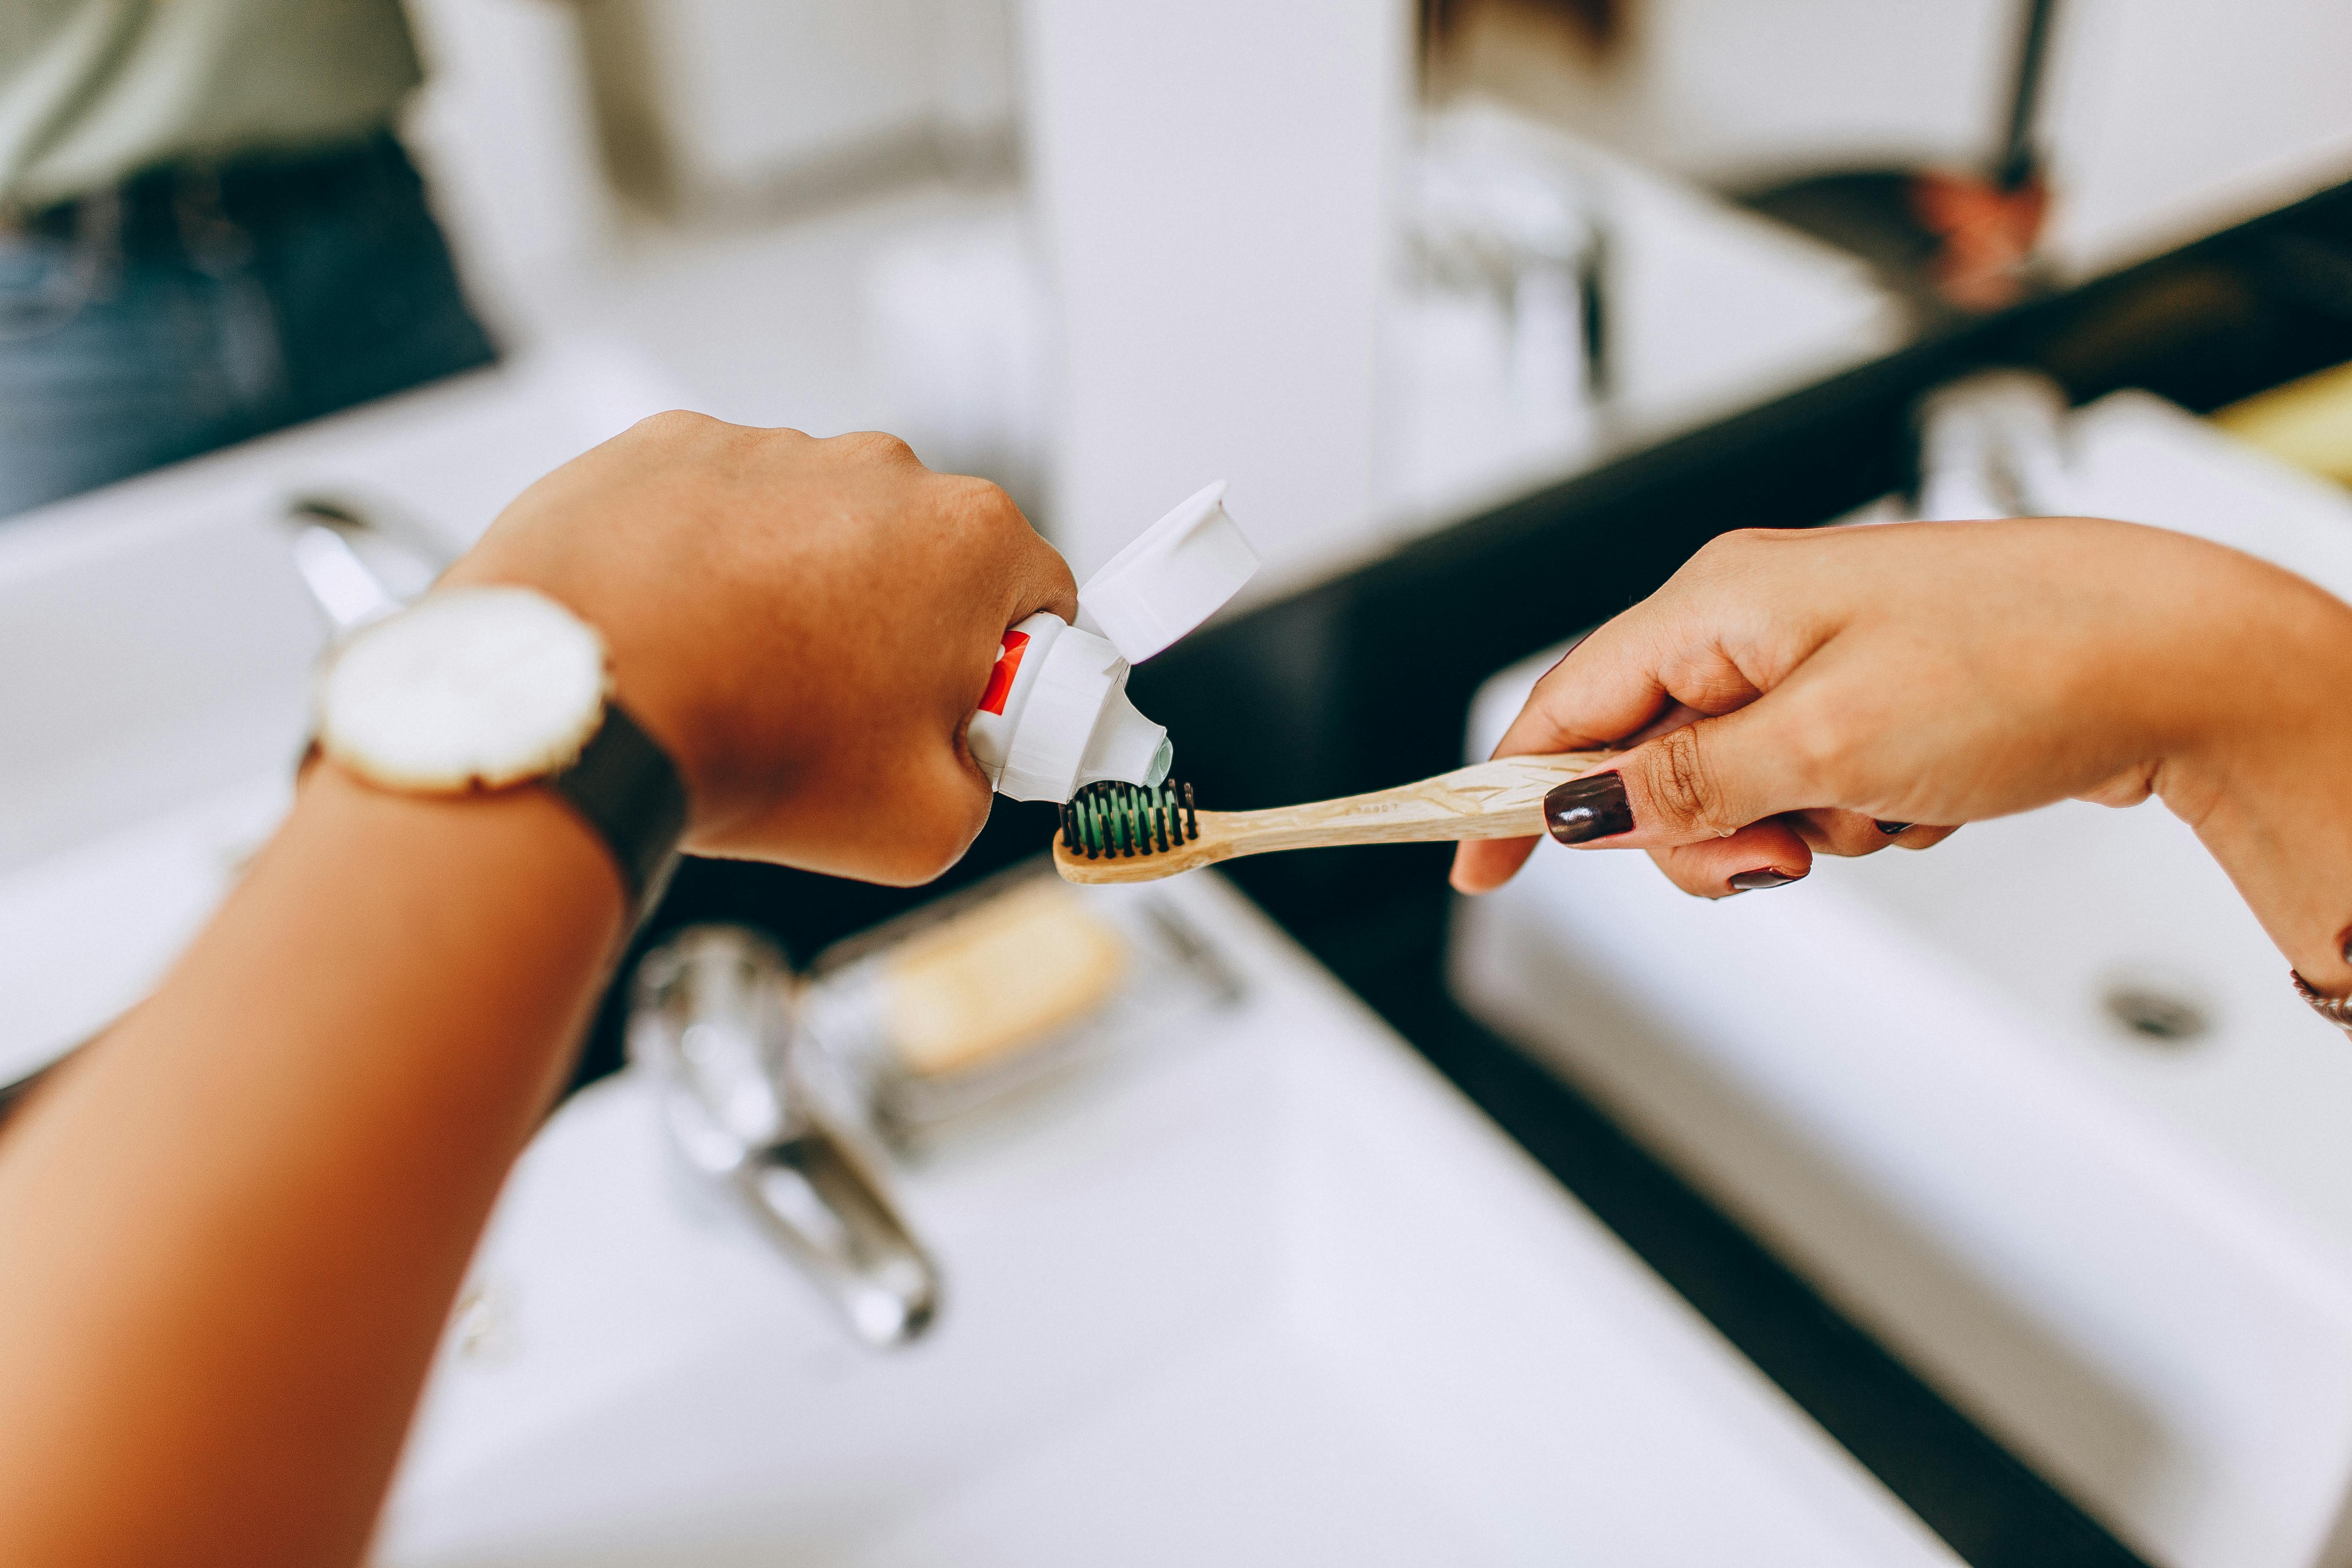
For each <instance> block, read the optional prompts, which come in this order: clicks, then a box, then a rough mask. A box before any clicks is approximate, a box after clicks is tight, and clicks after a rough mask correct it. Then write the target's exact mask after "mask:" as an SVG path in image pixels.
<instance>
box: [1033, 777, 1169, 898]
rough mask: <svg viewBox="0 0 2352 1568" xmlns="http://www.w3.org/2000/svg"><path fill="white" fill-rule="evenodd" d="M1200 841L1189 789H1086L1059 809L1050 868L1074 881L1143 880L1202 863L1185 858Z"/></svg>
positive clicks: (1105, 786) (1127, 786)
mask: <svg viewBox="0 0 2352 1568" xmlns="http://www.w3.org/2000/svg"><path fill="white" fill-rule="evenodd" d="M1200 837H1201V819H1200V815H1199V813H1198V812H1196V811H1195V810H1194V809H1193V805H1192V785H1191V784H1179V783H1176V782H1175V781H1173V780H1171V781H1169V782H1167V783H1165V784H1154V785H1150V786H1145V785H1139V784H1108V783H1105V784H1088V785H1087V786H1086V787H1085V788H1084V789H1082V790H1080V791H1078V793H1077V794H1076V795H1072V796H1071V797H1070V800H1069V803H1068V804H1067V805H1064V806H1063V807H1062V831H1061V835H1060V837H1057V838H1056V839H1055V841H1054V864H1055V868H1057V869H1059V870H1060V872H1061V873H1062V875H1063V876H1064V877H1065V878H1066V879H1068V880H1070V881H1073V882H1129V881H1143V880H1147V879H1151V878H1154V877H1165V876H1171V875H1173V874H1174V873H1175V872H1178V871H1182V870H1189V869H1190V868H1192V867H1193V866H1195V865H1199V864H1202V863H1204V860H1205V858H1204V857H1202V856H1201V855H1199V854H1197V853H1187V851H1188V850H1192V849H1194V848H1195V847H1197V846H1198V841H1199V839H1200ZM1145 862H1149V863H1148V864H1146V863H1145Z"/></svg>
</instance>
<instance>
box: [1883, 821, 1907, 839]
mask: <svg viewBox="0 0 2352 1568" xmlns="http://www.w3.org/2000/svg"><path fill="white" fill-rule="evenodd" d="M1878 831H1879V832H1881V833H1884V834H1885V835H1886V837H1889V838H1892V837H1895V835H1896V834H1898V833H1908V832H1910V831H1911V825H1910V824H1909V823H1907V822H1882V823H1880V824H1878Z"/></svg>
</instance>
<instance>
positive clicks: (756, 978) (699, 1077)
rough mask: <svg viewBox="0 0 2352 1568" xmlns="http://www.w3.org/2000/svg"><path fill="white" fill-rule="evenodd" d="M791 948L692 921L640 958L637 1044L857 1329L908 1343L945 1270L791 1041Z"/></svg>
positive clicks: (700, 1135)
mask: <svg viewBox="0 0 2352 1568" xmlns="http://www.w3.org/2000/svg"><path fill="white" fill-rule="evenodd" d="M793 1014H794V1005H793V976H792V972H791V970H790V969H789V968H788V967H787V966H786V964H785V963H784V959H783V955H782V953H780V952H777V951H776V949H775V948H774V947H773V946H772V944H771V943H769V942H767V941H765V940H764V939H763V938H761V937H760V936H758V935H757V934H755V933H753V932H752V931H748V930H745V929H744V928H742V927H740V926H727V925H706V926H695V927H692V928H690V929H688V930H687V931H681V932H679V933H678V934H677V936H675V937H673V938H671V939H670V941H669V942H667V943H665V944H663V945H662V946H661V947H658V948H656V949H655V950H654V951H653V952H650V953H647V954H646V958H645V961H644V962H643V963H641V964H639V965H638V968H637V976H636V994H635V1002H634V1005H633V1008H632V1011H631V1014H630V1019H629V1031H628V1041H629V1054H630V1056H631V1058H632V1059H634V1060H635V1061H636V1062H638V1063H640V1064H642V1065H643V1066H644V1067H645V1068H646V1069H647V1071H648V1072H649V1073H650V1074H651V1075H652V1077H653V1079H654V1080H655V1084H656V1093H657V1094H658V1095H659V1097H660V1101H661V1110H662V1121H663V1123H664V1125H665V1126H666V1127H667V1130H668V1133H669V1138H670V1142H671V1144H672V1146H673V1147H674V1148H676V1150H677V1152H678V1153H679V1154H680V1155H682V1156H683V1157H684V1160H685V1162H686V1163H687V1164H688V1166H690V1167H691V1168H692V1169H694V1170H695V1171H697V1172H698V1173H700V1174H701V1175H702V1176H703V1177H705V1178H707V1179H708V1180H709V1182H710V1183H711V1184H713V1185H714V1186H715V1187H716V1188H717V1189H719V1191H722V1192H724V1193H726V1194H729V1196H730V1198H731V1199H732V1200H733V1201H734V1202H735V1203H737V1204H738V1205H740V1207H741V1208H742V1209H743V1210H744V1212H746V1213H747V1214H748V1215H749V1216H750V1218H751V1221H752V1223H753V1224H754V1225H755V1226H757V1227H758V1228H759V1230H760V1232H761V1234H762V1235H764V1236H766V1237H768V1238H769V1240H771V1241H772V1242H773V1243H774V1244H775V1245H776V1247H777V1248H778V1249H779V1250H781V1251H782V1253H783V1254H784V1255H785V1256H786V1257H788V1258H791V1259H792V1260H793V1262H794V1263H795V1264H797V1265H798V1266H799V1267H800V1268H801V1269H802V1271H803V1273H805V1274H807V1275H808V1276H809V1277H810V1279H813V1280H814V1281H815V1283H816V1284H817V1285H818V1286H820V1287H821V1288H822V1289H824V1291H825V1293H826V1294H827V1295H828V1296H830V1297H831V1298H832V1299H833V1300H834V1302H835V1305H836V1306H837V1307H838V1308H839V1309H840V1310H841V1311H842V1314H843V1316H844V1317H845V1318H846V1319H847V1320H848V1322H849V1326H850V1328H851V1329H852V1331H855V1332H856V1334H857V1335H858V1337H859V1338H861V1339H863V1340H865V1341H866V1342H868V1343H871V1344H875V1345H893V1344H901V1343H904V1342H908V1341H909V1340H912V1339H914V1338H916V1337H917V1336H919V1334H921V1333H922V1332H923V1331H924V1330H925V1329H927V1328H928V1327H929V1325H930V1323H931V1321H932V1319H933V1318H934V1317H935V1316H936V1315H937V1313H938V1310H939V1298H940V1279H939V1270H938V1268H937V1267H936V1266H935V1265H934V1264H933V1263H932V1261H931V1259H930V1257H929V1254H928V1253H927V1252H926V1251H925V1250H924V1248H923V1247H922V1244H921V1243H920V1242H919V1241H918V1240H916V1238H915V1237H914V1234H913V1233H912V1231H910V1230H909V1229H908V1226H907V1223H906V1221H905V1220H904V1219H903V1218H902V1217H901V1216H900V1215H899V1213H898V1205H897V1204H896V1203H895V1202H894V1201H893V1200H892V1198H891V1196H890V1193H889V1189H888V1186H887V1184H886V1183H885V1181H884V1180H883V1178H882V1175H881V1173H880V1172H879V1171H878V1170H877V1166H876V1164H875V1162H874V1161H873V1160H872V1158H871V1157H869V1155H868V1154H867V1153H866V1151H865V1150H864V1149H863V1148H862V1146H861V1142H860V1140H859V1139H858V1138H857V1137H856V1135H855V1134H854V1132H853V1131H852V1130H851V1129H850V1128H849V1127H847V1126H846V1125H845V1123H844V1121H842V1119H841V1118H840V1117H839V1116H838V1115H837V1114H835V1112H834V1111H833V1110H831V1109H830V1108H829V1107H828V1106H827V1105H826V1104H825V1103H824V1097H823V1096H822V1095H820V1094H819V1093H817V1092H815V1090H814V1086H812V1085H811V1084H810V1083H809V1082H808V1080H807V1079H806V1077H805V1076H804V1073H803V1062H802V1061H801V1059H800V1057H799V1054H798V1052H797V1051H796V1050H795V1048H794V1042H795V1037H796V1036H795V1029H794V1024H793Z"/></svg>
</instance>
